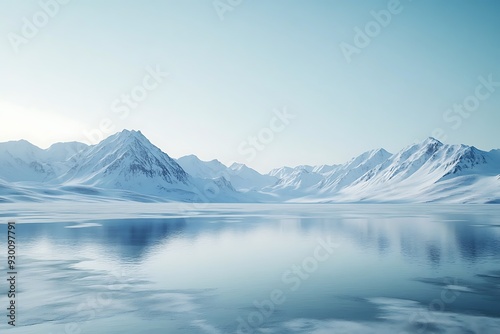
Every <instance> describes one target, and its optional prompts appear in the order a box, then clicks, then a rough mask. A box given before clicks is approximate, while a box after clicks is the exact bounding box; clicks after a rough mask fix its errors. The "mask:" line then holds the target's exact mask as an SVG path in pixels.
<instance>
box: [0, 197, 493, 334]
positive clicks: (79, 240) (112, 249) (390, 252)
mask: <svg viewBox="0 0 500 334" xmlns="http://www.w3.org/2000/svg"><path fill="white" fill-rule="evenodd" d="M147 210H151V211H147ZM147 210H146V208H145V207H138V208H137V212H136V213H137V214H136V215H134V214H132V213H131V212H129V213H128V214H129V218H123V217H122V218H112V217H109V215H106V217H103V216H99V215H97V216H96V217H95V218H94V219H88V217H86V218H85V219H83V218H82V219H81V220H76V219H72V220H71V221H69V220H68V221H64V220H59V221H58V222H57V223H51V222H41V223H30V224H21V223H20V224H18V225H17V226H18V229H17V235H18V244H19V249H21V250H22V257H21V259H22V262H21V263H22V270H23V271H22V272H23V275H24V277H25V280H24V282H23V289H24V294H23V296H24V297H23V303H24V306H23V307H24V312H25V314H29V316H27V315H26V316H25V317H24V318H23V319H24V320H23V321H24V323H23V325H24V326H28V325H32V326H30V327H29V328H28V327H25V328H23V327H21V328H18V332H19V333H30V330H31V331H32V332H33V333H37V332H48V331H47V329H50V330H52V329H53V327H51V326H50V325H48V323H49V322H50V323H52V324H53V326H56V327H57V326H63V325H65V324H67V323H68V322H72V321H76V322H79V323H81V322H83V323H85V327H82V330H83V329H84V331H83V332H93V333H100V332H102V333H113V332H117V333H118V332H120V331H121V332H123V331H124V330H125V331H127V330H130V331H129V332H144V331H146V332H149V333H156V332H158V333H160V332H164V331H165V329H166V328H170V329H171V330H170V332H171V333H200V330H202V332H203V330H204V329H203V328H205V331H206V332H207V333H208V332H210V331H211V332H212V333H234V332H235V324H236V322H235V319H237V318H238V317H240V316H245V315H246V314H249V313H250V312H252V311H253V310H254V309H255V307H254V305H253V302H254V301H255V300H258V301H262V300H264V299H265V298H268V297H269V293H270V292H271V291H272V290H273V289H281V290H283V291H287V292H288V294H287V296H286V297H287V298H286V300H287V302H286V303H284V304H283V305H282V306H280V307H276V312H275V314H274V315H273V317H272V318H270V319H269V320H268V321H267V322H266V323H265V325H264V328H267V329H268V330H269V332H271V333H272V332H273V330H274V332H277V333H279V332H280V331H281V332H286V333H302V332H307V331H308V328H309V329H310V330H311V331H312V330H313V329H314V330H317V331H318V332H321V330H324V329H325V328H327V329H329V328H330V329H331V328H334V329H338V328H342V326H341V325H340V324H339V323H338V322H337V320H342V321H348V322H353V323H355V324H356V326H359V328H361V329H360V330H363V328H364V329H366V328H370V326H368V327H366V326H367V325H366V323H367V322H380V321H382V322H384V323H385V322H387V323H389V324H390V325H391V326H394V328H396V327H397V328H401V329H405V328H406V329H408V328H410V327H411V326H410V327H408V326H409V325H408V326H407V325H404V324H403V325H401V326H399V325H398V326H395V325H394V323H393V322H394V321H395V320H394V319H396V318H397V319H398V321H400V320H401V319H403V318H404V317H407V318H408V314H407V312H415V310H420V309H422V308H424V309H425V308H426V307H427V305H428V304H429V303H430V302H431V301H432V300H433V299H435V298H439V296H440V294H441V291H442V290H443V289H446V288H447V286H450V285H453V286H456V287H455V289H461V290H460V291H461V293H462V295H461V297H460V298H459V299H457V301H456V302H454V303H452V304H450V305H446V307H447V308H446V311H447V312H457V313H460V314H463V313H474V314H480V315H485V316H491V317H498V316H500V314H498V311H497V307H496V306H495V305H497V304H498V302H499V300H500V299H499V298H500V293H499V288H498V287H499V284H500V272H498V267H500V266H499V264H500V263H499V255H500V228H499V227H498V221H497V217H498V215H497V213H498V212H496V211H495V210H491V209H489V210H485V211H483V210H478V208H477V207H470V208H469V209H468V210H466V209H464V207H459V208H448V207H446V208H443V207H435V208H426V207H416V208H414V207H407V208H401V207H400V206H355V205H352V206H313V207H312V209H311V207H307V206H293V205H283V206H279V207H276V206H274V207H269V206H263V207H259V206H256V207H251V208H249V207H245V206H241V207H238V206H234V207H225V208H212V209H207V210H205V211H199V212H192V213H190V214H186V213H185V212H183V213H182V214H178V215H176V214H175V212H172V211H168V212H167V211H162V210H161V208H160V207H152V206H147ZM497 211H498V210H497ZM145 213H147V214H148V217H145ZM66 214H67V213H65V215H66ZM18 215H19V217H20V218H19V219H20V220H21V222H22V216H23V213H22V212H19V213H18ZM134 217H135V218H134ZM44 219H45V218H44ZM40 221H44V220H43V219H40ZM0 238H4V239H5V238H6V236H5V229H0ZM325 238H332V239H334V240H336V241H339V242H340V245H341V246H340V247H339V248H338V249H336V250H335V253H334V254H333V255H332V256H331V258H329V259H328V261H325V262H324V263H321V264H320V265H318V268H317V270H314V272H312V273H309V274H308V275H307V276H308V277H307V279H303V281H302V282H301V286H300V289H297V291H290V286H287V284H286V283H284V282H283V281H282V275H283V273H284V272H286V270H288V269H289V268H291V266H293V265H297V264H299V265H300V264H301V263H303V261H304V259H305V258H307V257H310V256H311V254H313V252H314V249H315V247H316V246H317V244H318V239H323V240H324V239H325ZM4 260H5V259H4V258H0V261H1V263H2V265H3V263H5V261H4ZM0 269H1V270H3V269H5V268H0ZM450 280H452V281H453V282H454V283H453V284H450V283H446V282H448V281H450ZM116 286H120V287H121V289H116V290H113V289H111V290H113V291H112V296H113V297H112V303H110V304H109V305H105V306H104V307H101V309H102V310H101V312H99V315H98V316H97V315H96V316H95V317H94V318H92V319H91V320H85V319H87V318H88V314H87V317H85V316H84V315H82V314H81V312H77V311H75V307H76V308H77V307H78V305H79V304H80V303H81V301H82V299H83V300H85V298H87V297H88V296H89V295H91V296H95V295H96V294H99V293H109V292H110V287H112V288H113V287H116ZM380 298H386V299H380ZM402 301H404V302H402ZM0 302H1V303H5V302H6V298H5V296H0ZM389 310H398V311H397V312H396V311H394V312H396V313H394V314H392V316H393V317H392V318H391V317H390V316H388V315H387V313H388V312H389ZM398 312H399V313H398ZM124 314H128V316H126V317H124V316H123V315H124ZM82 317H83V318H82ZM407 318H406V319H404V321H407ZM82 319H83V320H82ZM106 319H109V321H110V322H107V320H106ZM111 319H112V322H111ZM297 319H312V320H310V321H309V322H300V321H299V320H297ZM332 319H334V320H332ZM335 319H336V320H335ZM381 319H385V320H381ZM443 319H447V318H446V317H444V318H443ZM332 321H333V322H332ZM401 321H403V320H401ZM471 321H472V320H471ZM111 323H112V324H111ZM360 323H364V324H360ZM387 323H386V325H387ZM493 323H495V322H493ZM139 324H140V326H139ZM37 326H40V327H37ZM44 326H45V327H44ZM99 326H101V327H99ZM102 326H104V327H102ZM110 326H111V327H110ZM138 326H139V327H138ZM339 326H340V327H339ZM356 326H354V327H347V328H348V330H351V329H353V328H354V329H355V328H358V327H356ZM378 326H379V325H374V326H372V327H373V328H379V329H380V332H384V328H385V330H387V327H383V326H382V325H380V326H381V327H378ZM436 326H438V325H436ZM0 328H2V329H3V328H6V327H4V325H3V324H0ZM54 328H55V327H54ZM100 328H102V329H103V330H102V331H99V329H100ZM104 328H107V330H104ZM429 328H431V327H429ZM439 328H440V327H439V326H438V327H436V331H438V330H440V329H439ZM348 330H347V332H348ZM340 332H341V333H342V331H340ZM54 333H55V331H54Z"/></svg>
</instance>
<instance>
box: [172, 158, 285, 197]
mask: <svg viewBox="0 0 500 334" xmlns="http://www.w3.org/2000/svg"><path fill="white" fill-rule="evenodd" d="M177 162H178V163H179V165H180V166H181V167H182V168H183V169H184V170H185V171H186V172H187V173H188V174H190V175H192V176H195V177H198V178H202V179H216V178H224V179H226V180H227V181H229V182H230V184H231V186H232V187H234V189H235V190H238V191H250V190H260V189H262V188H263V187H265V186H268V185H272V184H274V183H276V182H277V181H278V178H277V177H273V176H269V175H262V174H260V173H259V172H257V171H256V170H254V169H252V168H250V167H248V166H246V165H244V164H238V163H234V164H232V165H231V166H229V167H227V166H226V165H224V164H222V163H221V162H220V161H218V160H215V159H214V160H211V161H202V160H200V159H199V158H198V157H197V156H195V155H187V156H184V157H182V158H179V159H177Z"/></svg>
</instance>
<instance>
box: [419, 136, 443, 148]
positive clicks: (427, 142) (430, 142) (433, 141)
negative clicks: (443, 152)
mask: <svg viewBox="0 0 500 334" xmlns="http://www.w3.org/2000/svg"><path fill="white" fill-rule="evenodd" d="M422 144H424V145H439V146H441V145H443V143H442V142H440V141H439V140H437V139H436V138H434V137H427V139H425V140H424V141H423V142H422Z"/></svg>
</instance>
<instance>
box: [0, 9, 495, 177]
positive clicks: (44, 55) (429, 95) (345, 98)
mask: <svg viewBox="0 0 500 334" xmlns="http://www.w3.org/2000/svg"><path fill="white" fill-rule="evenodd" d="M51 1H52V2H53V1H56V0H42V1H41V2H42V3H50V2H51ZM61 1H62V0H61ZM236 2H237V1H234V0H233V3H236ZM0 3H1V4H2V11H1V12H0V37H1V38H0V116H1V122H0V141H7V140H14V139H20V138H24V139H27V140H29V141H31V142H33V143H34V144H37V145H39V146H41V147H47V146H49V144H50V143H52V142H56V141H71V140H77V141H84V140H86V138H85V136H84V135H83V133H84V131H90V130H92V129H95V128H98V127H99V123H100V122H101V120H102V119H105V118H109V120H110V121H111V122H112V124H113V126H114V129H113V130H114V131H115V132H116V131H119V130H121V129H124V128H127V129H140V130H142V132H143V133H144V134H145V135H146V136H147V137H148V138H150V139H151V141H152V142H153V143H155V144H157V145H158V146H159V147H160V148H162V149H163V150H164V151H166V152H167V153H168V154H169V155H171V156H173V157H180V156H182V155H186V154H196V155H198V156H199V157H200V158H202V159H205V160H208V159H213V158H217V159H219V160H221V161H222V162H224V163H230V162H233V161H240V162H244V163H247V164H248V165H249V166H252V167H254V168H256V169H258V170H259V171H264V172H267V171H268V170H269V169H271V168H273V167H278V166H281V165H292V166H293V165H298V164H306V163H307V164H332V163H340V162H344V161H346V160H348V159H349V158H351V157H352V156H355V155H357V154H360V153H362V152H363V151H365V150H369V149H372V148H378V147H384V148H385V149H387V150H389V151H392V152H394V151H397V150H399V149H401V148H402V147H404V146H406V145H408V144H410V143H412V142H414V141H420V140H423V139H424V138H426V137H428V136H431V135H432V134H433V131H434V130H435V129H436V128H441V129H442V131H443V132H444V133H445V135H446V136H447V137H446V140H444V141H445V142H447V143H466V144H470V145H475V146H477V147H478V148H481V149H491V148H499V147H500V143H499V138H500V136H499V135H498V133H499V132H498V126H499V125H500V108H499V107H500V86H499V87H493V89H492V91H488V90H487V88H486V87H482V88H479V92H480V93H481V94H482V95H480V96H481V100H480V101H479V105H477V106H476V105H474V102H475V101H474V98H471V96H474V95H475V94H476V88H477V86H478V85H480V84H481V81H480V80H479V79H478V78H479V77H480V76H482V77H483V78H484V79H485V80H487V79H488V76H489V75H490V74H491V75H492V78H493V81H498V82H500V38H498V34H499V32H500V20H499V19H498V18H499V17H500V2H498V1H494V0H490V1H485V0H483V1H481V0H480V1H453V2H451V1H448V2H444V1H442V2H437V1H432V0H413V1H410V0H401V1H400V4H399V6H397V7H394V6H395V5H392V4H389V1H363V2H354V1H347V0H343V1H327V0H322V1H320V0H318V1H313V0H311V1H304V0H302V1H298V0H286V1H285V0H275V1H267V0H251V1H250V0H243V1H241V3H240V4H239V5H236V6H234V8H232V10H230V11H229V10H228V11H225V12H224V13H221V12H219V13H218V12H217V10H216V9H215V7H214V3H213V1H212V0H176V1H118V0H114V1H97V0H85V1H82V0H72V1H70V2H69V3H68V4H64V5H60V6H59V7H60V8H59V9H57V10H56V9H54V7H53V6H52V7H50V6H49V8H50V9H49V10H47V9H43V8H42V7H41V5H40V2H39V1H12V0H10V1H8V0H1V1H0ZM220 3H228V0H221V1H220ZM391 6H393V7H391ZM220 8H223V7H220ZM225 8H226V9H227V7H225ZM389 9H394V12H393V13H392V14H391V19H390V22H389V23H388V24H386V23H384V25H385V26H382V25H381V24H380V23H376V24H375V25H374V24H373V22H372V23H371V24H370V22H371V21H374V20H375V18H374V16H373V15H372V14H371V13H370V12H371V11H375V12H377V13H379V12H380V11H381V10H389ZM51 10H52V12H53V13H50V14H53V17H50V16H49V15H47V14H44V13H45V12H47V11H49V12H50V11H51ZM41 11H42V13H40V12H41ZM55 12H56V13H55ZM54 13H55V14H54ZM389 13H391V12H389ZM219 14H220V15H219ZM44 15H45V18H47V17H48V20H45V21H44ZM221 15H222V16H223V18H224V19H223V20H221ZM24 18H26V19H24ZM37 20H38V21H37ZM27 21H28V22H30V24H38V25H39V26H40V28H37V29H38V30H39V31H38V32H37V34H36V35H35V36H30V35H29V33H30V30H29V29H28V28H26V25H27V23H26V22H27ZM33 22H34V23H33ZM367 25H368V26H367ZM377 25H378V30H377ZM356 27H359V28H360V29H362V30H365V28H367V27H368V28H369V29H375V30H371V34H372V35H373V37H371V38H370V39H371V41H370V43H369V45H367V46H364V45H362V44H358V46H359V45H361V46H362V47H359V48H358V53H355V54H352V57H351V61H350V62H348V61H347V59H346V57H345V56H344V53H343V51H342V48H341V45H346V44H342V43H348V44H349V45H352V46H354V47H356V44H355V41H354V40H355V35H356V31H355V28H356ZM35 28H36V25H35ZM23 33H24V35H23ZM27 33H28V34H27ZM26 34H27V35H26ZM16 36H17V37H16ZM26 36H28V37H26ZM19 37H22V38H25V39H24V40H22V42H20V39H19ZM16 38H17V39H16ZM358 42H359V41H358ZM16 48H17V52H16V50H15V49H16ZM157 66H159V68H161V70H163V71H164V72H168V73H169V76H168V77H167V78H165V79H164V80H163V82H161V83H160V84H157V85H156V84H155V83H154V82H153V81H150V79H148V78H146V77H147V76H148V71H147V70H146V68H148V67H149V68H152V69H154V68H156V67H157ZM145 78H146V79H147V82H148V83H149V84H150V86H151V85H153V86H155V88H152V89H151V91H148V93H147V96H146V98H145V99H144V100H143V101H140V102H139V103H137V106H136V107H135V108H133V109H132V108H129V111H130V112H129V113H128V116H127V117H123V118H122V117H121V116H124V114H125V111H124V109H123V106H124V105H123V104H122V105H121V107H122V109H118V110H122V111H121V112H119V113H118V112H114V111H117V109H113V107H112V104H113V103H114V102H115V103H118V102H119V103H123V101H120V99H121V98H122V94H130V93H131V91H132V90H133V89H135V88H136V89H137V87H138V86H139V88H140V86H141V85H143V80H144V79H145ZM156 86H157V87H156ZM490 88H491V87H490ZM137 92H139V91H137ZM486 93H489V94H486ZM485 95H488V96H487V97H485ZM117 99H118V101H117ZM467 99H468V100H467ZM464 100H467V101H468V103H471V105H470V109H471V110H473V111H471V112H467V113H464V112H462V113H463V115H465V114H467V115H468V116H467V117H465V116H461V114H459V113H458V112H456V111H453V110H451V111H449V112H448V113H447V110H448V109H449V108H452V107H453V105H454V104H455V103H463V102H464ZM476 102H477V98H476ZM117 106H118V104H117V105H115V107H117ZM285 107H286V109H287V110H288V112H289V113H291V114H293V115H294V116H295V118H294V119H291V120H290V121H289V124H287V125H286V126H284V127H283V126H281V123H279V122H278V121H274V120H273V117H274V115H275V114H274V113H273V110H274V109H279V110H283V108H285ZM443 115H445V117H446V118H447V119H448V121H446V120H444V118H443ZM271 123H272V124H274V128H275V130H279V132H275V133H274V134H273V136H274V138H273V140H272V141H271V140H270V139H269V135H270V134H269V131H267V132H265V133H264V134H262V133H261V131H262V129H264V128H266V127H269V125H270V124H271ZM264 131H266V130H264ZM259 133H261V136H264V137H262V138H264V139H265V140H266V142H265V143H264V144H263V143H262V142H260V139H259V142H257V145H259V149H261V151H257V150H255V152H257V153H256V154H255V155H253V154H250V153H248V152H249V147H251V146H252V145H254V144H252V143H251V142H249V141H248V139H247V138H248V137H249V136H252V135H258V134H259ZM107 135H109V133H108V134H106V136H107ZM242 152H246V153H242ZM251 155H252V157H251V159H250V156H251Z"/></svg>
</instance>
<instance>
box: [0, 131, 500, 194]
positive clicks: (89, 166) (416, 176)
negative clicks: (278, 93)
mask: <svg viewBox="0 0 500 334" xmlns="http://www.w3.org/2000/svg"><path fill="white" fill-rule="evenodd" d="M499 181H500V150H498V149H495V150H490V151H489V152H486V151H482V150H479V149H477V148H476V147H474V146H468V145H463V144H460V145H450V144H443V143H442V142H440V141H439V140H437V139H435V138H432V137H429V138H426V139H425V140H424V141H422V142H420V143H415V144H411V145H408V146H406V147H405V148H403V149H402V150H400V151H399V152H396V153H394V154H393V153H389V152H388V151H386V150H384V149H383V148H379V149H374V150H370V151H367V152H364V153H362V154H360V155H358V156H356V157H353V158H352V159H350V160H349V161H347V162H346V163H344V164H338V165H320V166H310V165H301V166H297V167H280V168H276V169H274V170H272V171H270V172H269V173H268V174H261V173H259V172H257V171H255V170H253V169H252V168H250V167H248V166H246V165H244V164H240V163H233V164H232V165H231V166H229V167H228V166H226V165H224V164H223V163H221V162H220V161H218V160H216V159H213V160H210V161H202V160H200V159H199V158H198V157H196V156H195V155H188V156H184V157H181V158H179V159H173V158H171V157H170V156H169V155H168V154H167V153H165V152H163V151H162V150H161V149H160V148H158V147H157V146H155V145H154V144H153V143H151V142H150V141H149V140H148V139H147V137H146V136H144V135H143V134H142V132H141V131H135V130H123V131H122V132H119V133H116V134H114V135H111V136H109V137H108V138H106V139H104V140H103V141H101V142H100V143H98V144H96V145H91V146H87V145H85V144H82V143H78V142H69V143H55V144H53V145H51V146H50V147H49V148H47V149H41V148H39V147H37V146H36V145H33V144H31V143H29V142H28V141H26V140H18V141H9V142H6V143H0V202H9V201H26V200H34V201H44V200H60V199H64V198H69V197H72V198H73V197H75V198H77V199H78V198H79V196H81V197H85V198H86V199H92V198H96V199H97V198H99V199H109V200H114V199H120V200H138V201H151V200H153V201H180V202H199V201H201V202H304V203H309V202H314V203H323V202H331V203H337V202H449V203H500V182H499ZM93 196H94V197H93Z"/></svg>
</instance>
